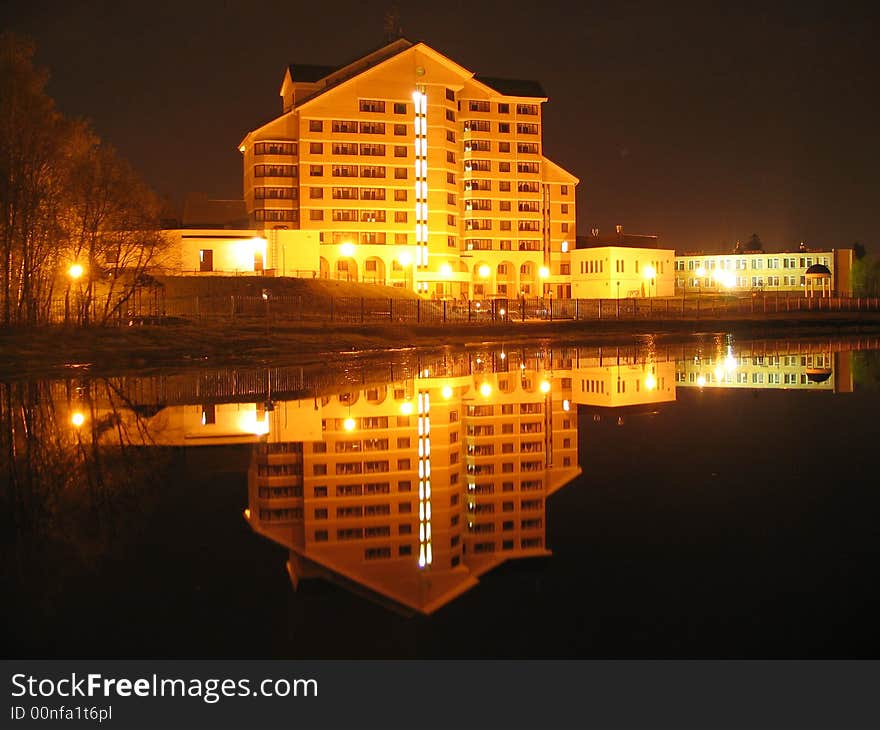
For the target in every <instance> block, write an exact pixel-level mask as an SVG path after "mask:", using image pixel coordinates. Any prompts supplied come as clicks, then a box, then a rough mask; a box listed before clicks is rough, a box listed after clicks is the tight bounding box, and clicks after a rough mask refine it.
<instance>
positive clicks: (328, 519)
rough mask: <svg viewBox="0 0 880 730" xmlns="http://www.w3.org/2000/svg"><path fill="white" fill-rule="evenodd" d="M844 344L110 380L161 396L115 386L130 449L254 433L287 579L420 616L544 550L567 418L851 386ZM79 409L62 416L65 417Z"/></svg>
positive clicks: (251, 495)
mask: <svg viewBox="0 0 880 730" xmlns="http://www.w3.org/2000/svg"><path fill="white" fill-rule="evenodd" d="M876 344H877V343H876V342H874V343H873V344H872V343H867V345H866V346H872V347H876ZM848 347H852V344H851V343H844V344H841V345H839V346H837V345H833V344H827V343H826V344H820V345H811V344H804V343H793V344H789V343H771V344H768V343H758V344H748V343H746V344H743V345H736V344H735V343H734V342H733V341H732V339H731V338H730V337H726V336H718V337H715V338H713V339H711V340H709V341H706V342H704V343H702V344H700V345H697V346H695V345H692V344H691V345H686V346H667V347H657V346H655V343H654V341H653V340H651V339H649V340H647V341H646V342H645V343H642V344H641V345H640V346H635V347H629V348H616V347H615V348H610V349H609V348H601V347H600V348H597V347H592V348H567V349H563V350H558V349H554V350H531V351H530V352H525V351H511V352H508V351H505V350H504V348H501V347H497V348H494V349H492V350H488V349H487V350H485V351H482V352H471V353H470V354H466V355H456V356H454V357H452V356H446V355H444V356H442V357H439V356H438V357H437V358H433V359H430V358H429V359H427V360H423V361H420V362H419V364H418V367H416V368H413V367H410V368H408V369H407V370H406V372H405V374H404V375H398V376H396V377H395V375H394V371H393V368H392V370H391V373H390V375H391V377H390V378H386V380H389V379H390V381H391V382H383V381H382V379H381V378H380V377H367V376H366V375H365V374H362V377H361V378H360V383H359V385H358V386H357V387H352V386H336V387H335V388H334V387H322V388H318V387H315V388H314V392H313V394H312V395H311V396H310V397H308V398H303V397H302V392H303V390H308V388H307V385H306V382H305V381H304V380H303V379H302V376H300V380H299V381H298V383H296V384H294V386H295V387H294V386H289V387H288V388H287V389H285V388H282V389H281V391H280V392H279V390H278V388H277V385H278V382H279V380H280V381H283V376H284V373H282V372H280V371H275V374H274V376H273V375H272V373H269V372H267V373H266V377H265V379H263V380H261V379H260V378H259V377H257V376H255V375H254V374H253V373H251V374H249V375H248V376H247V377H245V375H244V374H242V373H238V372H236V373H235V374H234V375H235V377H234V378H233V383H234V387H232V388H231V389H230V387H229V385H228V382H227V381H224V380H223V379H222V378H218V377H216V375H214V376H212V380H211V381H210V382H211V383H213V385H212V386H211V387H207V386H206V383H207V382H208V381H204V382H202V381H200V382H198V383H196V386H195V387H193V386H192V384H191V383H188V382H187V381H185V380H181V381H179V382H177V381H176V384H174V387H173V388H172V387H171V385H169V383H170V381H168V382H164V383H163V384H162V387H161V388H159V389H158V390H157V388H158V386H156V384H155V383H150V382H148V380H147V379H139V380H138V381H137V382H136V383H135V384H134V385H132V384H131V383H129V384H128V385H125V386H124V385H119V387H118V389H119V390H123V391H124V390H125V389H126V387H129V388H131V387H134V388H136V389H137V391H138V393H139V394H140V396H141V399H140V400H141V402H143V401H146V400H149V399H150V397H151V395H150V394H152V395H156V397H157V398H159V396H158V395H157V393H158V392H159V390H162V393H161V399H162V400H163V401H164V403H163V404H162V405H161V406H143V405H137V402H138V398H137V397H135V396H134V395H132V393H128V397H127V402H129V403H132V404H133V409H134V410H133V413H134V414H135V415H136V416H137V420H138V423H139V424H146V432H147V433H148V438H146V439H145V443H149V444H151V445H157V446H181V445H183V446H205V445H229V444H242V443H243V444H253V451H252V455H251V458H250V467H249V471H248V505H247V508H246V509H245V510H244V516H245V518H246V519H247V521H248V522H249V524H250V525H251V527H252V528H253V530H254V531H256V532H257V533H259V534H261V535H263V536H265V537H267V538H269V539H271V540H272V541H274V542H276V543H278V544H280V545H282V546H284V547H285V548H286V549H287V550H288V551H289V559H288V563H287V569H288V572H289V575H290V579H291V581H292V583H293V585H294V587H297V586H298V585H299V583H300V581H302V580H305V579H309V578H322V579H325V580H329V581H332V582H335V583H338V584H341V585H343V586H345V587H346V588H348V589H350V590H353V591H355V592H357V593H359V594H363V595H366V596H367V597H369V598H371V599H373V600H377V601H379V602H381V603H383V604H385V605H388V606H390V607H393V608H396V609H398V610H401V611H404V612H407V613H412V612H416V613H424V614H428V613H431V612H433V611H435V610H436V609H438V608H439V607H441V606H443V605H444V604H446V603H448V602H449V601H451V600H452V599H454V598H455V597H456V596H458V595H460V594H461V593H463V592H464V591H466V590H468V589H469V588H471V587H473V586H474V585H476V584H477V582H478V580H479V578H480V576H482V575H483V574H485V573H486V572H487V571H489V570H491V569H492V568H494V567H496V566H498V565H500V564H501V563H502V562H504V561H505V560H508V559H511V558H521V557H534V556H547V555H549V554H550V552H549V550H548V547H547V517H546V512H547V506H546V503H547V498H548V497H549V496H551V495H552V494H553V493H554V492H555V491H557V490H559V489H560V488H561V487H563V486H565V485H566V484H568V483H570V482H571V481H572V480H574V479H575V478H576V477H577V476H578V475H579V474H580V473H581V468H580V466H579V460H578V433H577V427H578V417H577V416H578V412H580V413H586V414H588V415H589V414H592V415H593V417H594V419H602V418H603V417H605V416H608V417H610V418H611V419H613V420H614V421H616V422H617V423H618V425H623V424H625V422H626V418H627V417H628V415H629V414H633V413H642V412H650V413H656V412H658V411H659V410H660V409H662V408H664V407H667V406H668V405H669V404H672V403H674V401H675V400H676V391H677V389H678V388H697V389H721V388H748V389H756V388H780V389H799V390H814V391H825V392H849V391H851V390H852V387H853V385H852V380H853V379H852V366H851V358H852V353H851V351H850V350H848V349H847V348H848ZM273 377H274V379H275V380H274V382H275V384H276V388H275V390H274V392H273V387H272V384H273ZM249 383H250V384H249ZM230 390H231V391H232V392H229V391H230ZM242 390H247V391H248V398H247V399H244V401H243V402H241V395H237V394H236V392H241V391H242ZM171 391H174V392H175V393H177V397H178V398H179V400H178V403H177V404H172V403H169V402H168V400H169V393H170V392H171ZM293 391H297V392H296V393H295V392H293ZM297 393H298V395H297ZM194 398H197V399H198V400H201V401H202V402H201V403H196V404H193V402H192V401H193V399H194ZM236 399H238V400H236ZM181 401H182V402H181ZM72 408H74V406H72ZM77 414H78V411H76V410H72V412H71V413H70V414H69V416H70V417H69V420H70V423H72V424H73V426H74V427H75V428H80V427H81V424H79V425H78V424H77V423H76V421H77V420H78V415H77ZM97 415H98V414H93V415H92V416H90V417H91V418H95V417H97Z"/></svg>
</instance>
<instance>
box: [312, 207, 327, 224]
mask: <svg viewBox="0 0 880 730" xmlns="http://www.w3.org/2000/svg"><path fill="white" fill-rule="evenodd" d="M309 220H310V221H322V220H324V211H323V210H316V209H314V208H313V209H312V210H310V211H309Z"/></svg>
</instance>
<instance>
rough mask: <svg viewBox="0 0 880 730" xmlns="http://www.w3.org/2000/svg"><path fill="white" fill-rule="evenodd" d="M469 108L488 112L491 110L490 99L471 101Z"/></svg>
mask: <svg viewBox="0 0 880 730" xmlns="http://www.w3.org/2000/svg"><path fill="white" fill-rule="evenodd" d="M468 109H469V110H470V111H472V112H487V111H489V102H488V101H471V102H470V103H469V104H468Z"/></svg>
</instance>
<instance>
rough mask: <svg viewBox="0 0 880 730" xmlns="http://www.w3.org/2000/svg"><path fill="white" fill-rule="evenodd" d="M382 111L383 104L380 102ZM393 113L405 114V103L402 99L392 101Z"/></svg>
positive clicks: (383, 109) (383, 108)
mask: <svg viewBox="0 0 880 730" xmlns="http://www.w3.org/2000/svg"><path fill="white" fill-rule="evenodd" d="M382 111H385V105H384V104H382ZM394 113H395V114H406V104H404V103H403V102H402V101H396V102H394Z"/></svg>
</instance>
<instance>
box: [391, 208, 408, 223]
mask: <svg viewBox="0 0 880 730" xmlns="http://www.w3.org/2000/svg"><path fill="white" fill-rule="evenodd" d="M406 221H407V213H406V211H405V210H396V211H394V222H395V223H406Z"/></svg>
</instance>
